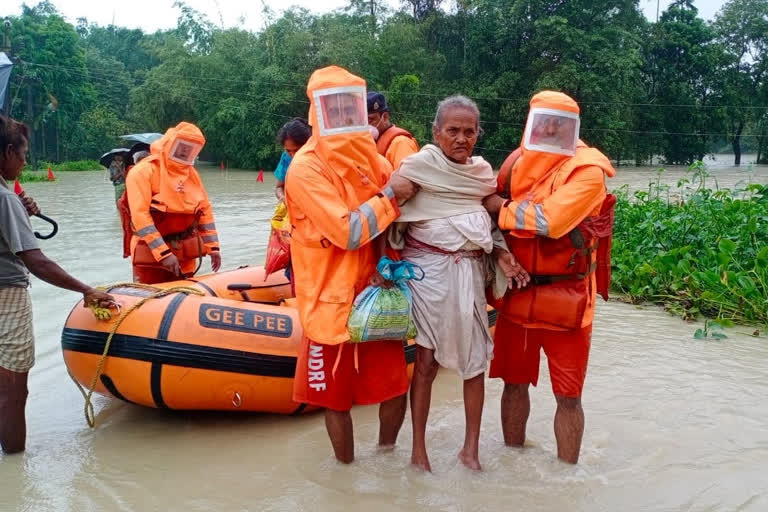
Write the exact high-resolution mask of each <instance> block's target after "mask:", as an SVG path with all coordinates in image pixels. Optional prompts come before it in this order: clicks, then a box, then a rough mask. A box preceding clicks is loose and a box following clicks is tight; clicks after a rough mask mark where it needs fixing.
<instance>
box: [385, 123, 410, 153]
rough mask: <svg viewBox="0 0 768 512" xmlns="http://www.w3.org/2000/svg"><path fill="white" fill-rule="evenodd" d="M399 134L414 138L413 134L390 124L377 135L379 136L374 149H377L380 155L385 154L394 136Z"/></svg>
mask: <svg viewBox="0 0 768 512" xmlns="http://www.w3.org/2000/svg"><path fill="white" fill-rule="evenodd" d="M400 135H404V136H406V137H408V138H410V139H414V137H413V135H412V134H411V132H409V131H408V130H405V129H403V128H400V127H399V126H395V125H392V126H390V127H389V128H387V129H386V130H384V133H382V134H381V135H379V138H378V139H377V140H376V151H378V152H379V154H380V155H386V154H387V150H388V149H389V146H390V144H392V141H393V140H395V137H398V136H400ZM414 140H415V139H414Z"/></svg>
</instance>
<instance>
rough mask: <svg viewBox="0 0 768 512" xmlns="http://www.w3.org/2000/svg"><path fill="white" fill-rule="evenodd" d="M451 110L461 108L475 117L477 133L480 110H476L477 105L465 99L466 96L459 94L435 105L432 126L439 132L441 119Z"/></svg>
mask: <svg viewBox="0 0 768 512" xmlns="http://www.w3.org/2000/svg"><path fill="white" fill-rule="evenodd" d="M452 108H463V109H465V110H469V111H470V112H472V113H473V114H475V117H476V118H477V128H478V131H479V129H480V109H479V108H477V103H475V102H474V101H472V100H471V99H469V98H467V97H466V96H462V95H461V94H456V95H454V96H448V97H447V98H445V99H444V100H442V101H441V102H440V103H438V104H437V112H436V113H435V120H434V121H432V126H433V127H434V128H436V129H438V130H439V129H440V125H441V124H442V122H443V118H444V117H445V112H446V111H448V110H450V109H452Z"/></svg>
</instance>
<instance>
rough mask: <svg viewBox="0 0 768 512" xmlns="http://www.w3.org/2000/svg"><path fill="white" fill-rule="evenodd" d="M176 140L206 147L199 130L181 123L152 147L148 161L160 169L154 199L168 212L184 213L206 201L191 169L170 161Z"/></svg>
mask: <svg viewBox="0 0 768 512" xmlns="http://www.w3.org/2000/svg"><path fill="white" fill-rule="evenodd" d="M179 139H183V140H186V141H189V142H193V143H195V144H200V145H205V137H204V136H203V132H202V131H200V128H198V127H197V126H195V125H194V124H192V123H187V122H186V121H182V122H180V123H179V124H177V125H176V126H175V127H173V128H169V129H168V131H166V132H165V135H163V136H162V137H161V138H159V139H158V140H156V141H155V142H153V143H152V144H151V146H150V152H151V153H152V157H150V158H148V159H147V160H150V159H151V160H153V161H155V162H157V163H158V164H159V167H160V175H159V178H160V180H159V190H158V192H157V194H155V197H156V198H158V199H161V201H162V202H163V203H164V204H165V205H166V206H167V207H168V211H176V212H185V211H188V210H189V209H190V207H191V206H192V205H195V206H196V205H198V204H200V202H202V201H203V200H204V199H205V191H204V189H203V185H202V182H201V180H200V176H199V175H198V174H197V171H196V170H195V167H194V166H192V165H185V164H181V163H179V162H177V161H174V160H172V159H171V158H170V152H171V149H172V148H173V145H174V143H175V142H176V141H177V140H179Z"/></svg>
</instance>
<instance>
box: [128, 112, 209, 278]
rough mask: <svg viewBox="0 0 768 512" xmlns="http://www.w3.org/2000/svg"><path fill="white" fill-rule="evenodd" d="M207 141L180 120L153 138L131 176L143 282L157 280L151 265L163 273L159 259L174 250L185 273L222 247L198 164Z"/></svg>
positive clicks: (135, 247) (135, 249)
mask: <svg viewBox="0 0 768 512" xmlns="http://www.w3.org/2000/svg"><path fill="white" fill-rule="evenodd" d="M204 145H205V137H203V134H202V132H201V131H200V129H199V128H198V127H197V126H195V125H193V124H191V123H187V122H181V123H179V124H178V125H177V126H175V127H174V128H170V129H168V131H167V132H166V133H165V135H164V136H163V137H162V138H160V139H158V140H156V141H155V142H153V143H152V145H151V147H150V150H151V156H149V157H147V158H145V159H143V160H142V161H141V162H139V163H138V164H137V165H136V166H135V167H133V168H132V169H131V172H130V173H129V174H128V176H127V178H126V194H127V197H128V205H129V207H130V217H131V227H132V229H133V238H132V240H131V256H132V261H133V265H134V276H135V277H138V278H139V279H140V280H141V282H150V281H152V282H157V281H155V280H154V278H153V277H150V276H152V275H153V274H154V275H157V272H152V270H156V271H159V272H160V274H162V271H163V270H164V267H163V266H162V265H161V263H160V261H161V260H162V259H163V258H165V257H167V256H169V255H170V254H172V253H173V254H175V255H176V257H177V258H178V260H179V264H180V265H181V270H182V272H183V273H184V274H185V275H191V274H193V273H194V272H195V268H196V266H197V264H198V260H199V259H200V258H202V257H203V256H204V255H206V254H209V253H210V252H211V251H218V250H219V238H218V235H217V233H216V225H215V223H214V217H213V210H212V208H211V204H210V202H209V201H208V195H207V194H206V192H205V188H204V187H203V183H202V181H201V180H200V175H199V174H198V173H197V171H196V170H195V168H194V166H193V163H194V161H195V158H196V157H197V155H198V154H199V153H200V150H202V148H203V146H204ZM142 275H144V276H146V278H143V277H142Z"/></svg>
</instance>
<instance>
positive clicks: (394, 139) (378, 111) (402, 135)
mask: <svg viewBox="0 0 768 512" xmlns="http://www.w3.org/2000/svg"><path fill="white" fill-rule="evenodd" d="M368 124H370V125H371V126H373V127H374V128H376V129H377V130H378V131H379V136H378V138H376V150H377V151H378V152H379V154H380V155H383V156H384V157H385V158H386V159H387V160H389V163H391V164H392V168H393V169H394V170H397V168H398V167H400V162H402V161H403V158H405V157H407V156H411V155H412V154H414V153H418V152H419V144H418V143H417V142H416V139H415V138H414V137H413V135H411V133H410V132H408V130H405V129H403V128H400V127H399V126H395V125H394V124H392V121H390V119H389V107H388V106H387V99H386V98H385V97H384V95H383V94H381V93H380V92H374V91H371V92H369V93H368Z"/></svg>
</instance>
